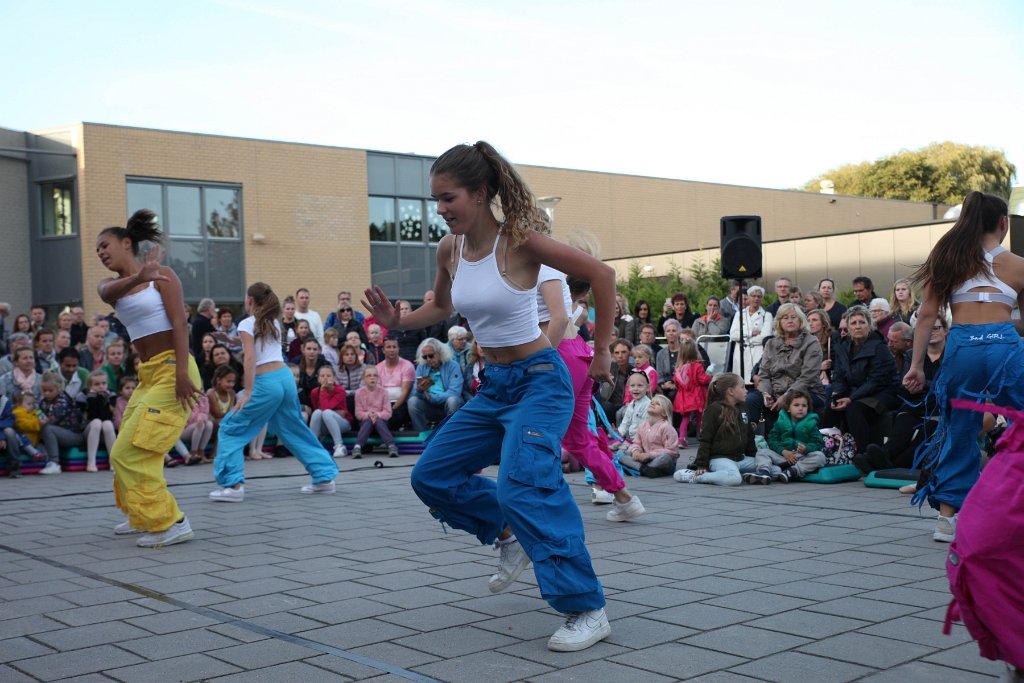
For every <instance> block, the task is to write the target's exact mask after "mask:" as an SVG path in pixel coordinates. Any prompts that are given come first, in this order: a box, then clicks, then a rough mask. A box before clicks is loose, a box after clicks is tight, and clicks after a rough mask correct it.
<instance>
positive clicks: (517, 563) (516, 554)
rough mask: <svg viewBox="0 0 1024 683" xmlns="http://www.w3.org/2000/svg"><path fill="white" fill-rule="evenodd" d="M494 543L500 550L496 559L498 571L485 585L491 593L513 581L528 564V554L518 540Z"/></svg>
mask: <svg viewBox="0 0 1024 683" xmlns="http://www.w3.org/2000/svg"><path fill="white" fill-rule="evenodd" d="M494 545H495V547H496V548H498V549H499V550H501V557H500V559H499V560H498V573H497V574H495V575H493V576H492V577H491V578H490V580H489V581H488V582H487V587H488V588H490V589H491V592H492V593H500V592H501V591H503V590H505V589H506V588H508V587H509V586H511V585H512V584H513V583H515V580H516V579H518V578H519V575H520V574H522V573H523V570H524V569H526V568H527V567H529V566H530V556H529V555H527V554H526V551H525V550H523V546H522V544H520V543H519V541H512V542H511V543H506V544H504V545H501V546H499V545H498V544H497V543H495V544H494Z"/></svg>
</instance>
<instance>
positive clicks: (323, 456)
mask: <svg viewBox="0 0 1024 683" xmlns="http://www.w3.org/2000/svg"><path fill="white" fill-rule="evenodd" d="M245 310H247V311H248V312H249V314H250V315H249V317H248V318H245V319H244V320H242V322H240V323H238V333H239V334H240V335H241V337H242V352H243V354H244V358H245V370H244V372H243V373H242V377H243V383H244V391H243V393H242V394H240V395H239V398H238V400H237V401H236V402H235V406H234V408H232V409H231V412H229V413H228V414H227V415H226V416H225V417H224V419H223V420H221V423H220V431H219V432H218V434H217V457H216V458H214V461H213V476H214V477H216V478H217V485H218V486H219V488H217V489H215V490H213V491H211V492H210V499H211V500H215V501H219V502H222V503H241V502H242V501H243V500H244V499H245V485H244V484H245V456H244V455H243V453H242V449H243V448H245V445H246V444H248V443H249V442H250V441H252V439H253V437H255V436H256V435H257V434H259V433H260V430H262V429H263V427H264V426H267V427H268V428H269V431H270V432H271V433H272V434H276V435H277V438H278V439H280V440H281V442H282V443H284V445H285V446H287V447H288V450H290V451H291V452H292V453H293V454H294V455H295V457H296V459H298V461H299V462H301V463H302V466H303V467H305V468H306V471H307V472H309V475H310V476H311V477H312V478H313V481H312V483H309V484H306V485H304V486H303V487H302V488H301V489H300V491H301V492H302V493H334V492H335V490H336V487H335V484H334V478H335V477H337V476H338V466H337V465H336V464H335V463H334V459H333V458H331V456H330V455H329V454H328V453H327V451H326V450H324V447H323V446H322V445H321V444H320V441H319V440H318V439H317V438H316V436H314V435H313V432H312V431H310V429H309V427H307V426H306V422H305V420H303V419H302V408H300V407H299V395H298V393H297V392H296V391H295V375H293V374H292V371H291V369H289V367H288V366H287V365H286V364H285V362H284V356H283V354H282V352H281V323H280V319H281V302H280V301H278V299H277V295H276V294H274V290H272V289H271V288H270V285H267V284H264V283H262V282H256V283H254V284H252V285H250V286H249V289H247V290H246V292H245Z"/></svg>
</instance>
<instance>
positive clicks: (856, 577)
mask: <svg viewBox="0 0 1024 683" xmlns="http://www.w3.org/2000/svg"><path fill="white" fill-rule="evenodd" d="M817 580H818V581H821V582H822V583H831V584H835V585H837V586H849V587H850V588H861V589H863V590H875V589H878V588H888V587H890V586H898V585H900V584H903V583H906V581H907V580H906V579H905V578H903V577H899V578H896V577H892V576H880V575H878V574H865V573H864V572H860V571H857V570H853V571H848V572H843V573H842V574H833V575H830V576H820V577H818V579H817Z"/></svg>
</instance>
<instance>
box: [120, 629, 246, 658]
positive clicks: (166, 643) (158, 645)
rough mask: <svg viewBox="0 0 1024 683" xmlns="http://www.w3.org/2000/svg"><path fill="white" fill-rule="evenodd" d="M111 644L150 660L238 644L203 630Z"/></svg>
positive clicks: (177, 632)
mask: <svg viewBox="0 0 1024 683" xmlns="http://www.w3.org/2000/svg"><path fill="white" fill-rule="evenodd" d="M111 642H116V643H117V645H118V647H120V648H123V649H125V650H128V651H129V652H134V653H135V654H137V655H139V656H140V657H144V658H146V659H150V660H157V659H167V658H169V657H180V656H182V655H187V654H192V653H193V652H206V651H208V650H213V649H216V648H220V647H230V646H232V645H237V644H238V641H236V640H232V639H231V638H226V637H224V636H222V635H220V634H218V633H215V632H213V631H210V630H208V629H203V628H194V629H189V630H186V631H175V632H173V633H168V634H165V635H159V636H147V637H145V638H136V639H134V640H119V641H111Z"/></svg>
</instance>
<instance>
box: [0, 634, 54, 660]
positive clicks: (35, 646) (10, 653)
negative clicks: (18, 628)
mask: <svg viewBox="0 0 1024 683" xmlns="http://www.w3.org/2000/svg"><path fill="white" fill-rule="evenodd" d="M54 652H56V650H54V649H53V648H50V647H47V646H46V645H41V644H39V643H37V642H35V641H34V640H29V639H28V638H26V637H24V636H18V637H16V638H6V639H4V640H0V662H14V661H17V660H19V659H28V658H29V657H40V656H42V655H48V654H52V653H54Z"/></svg>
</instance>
